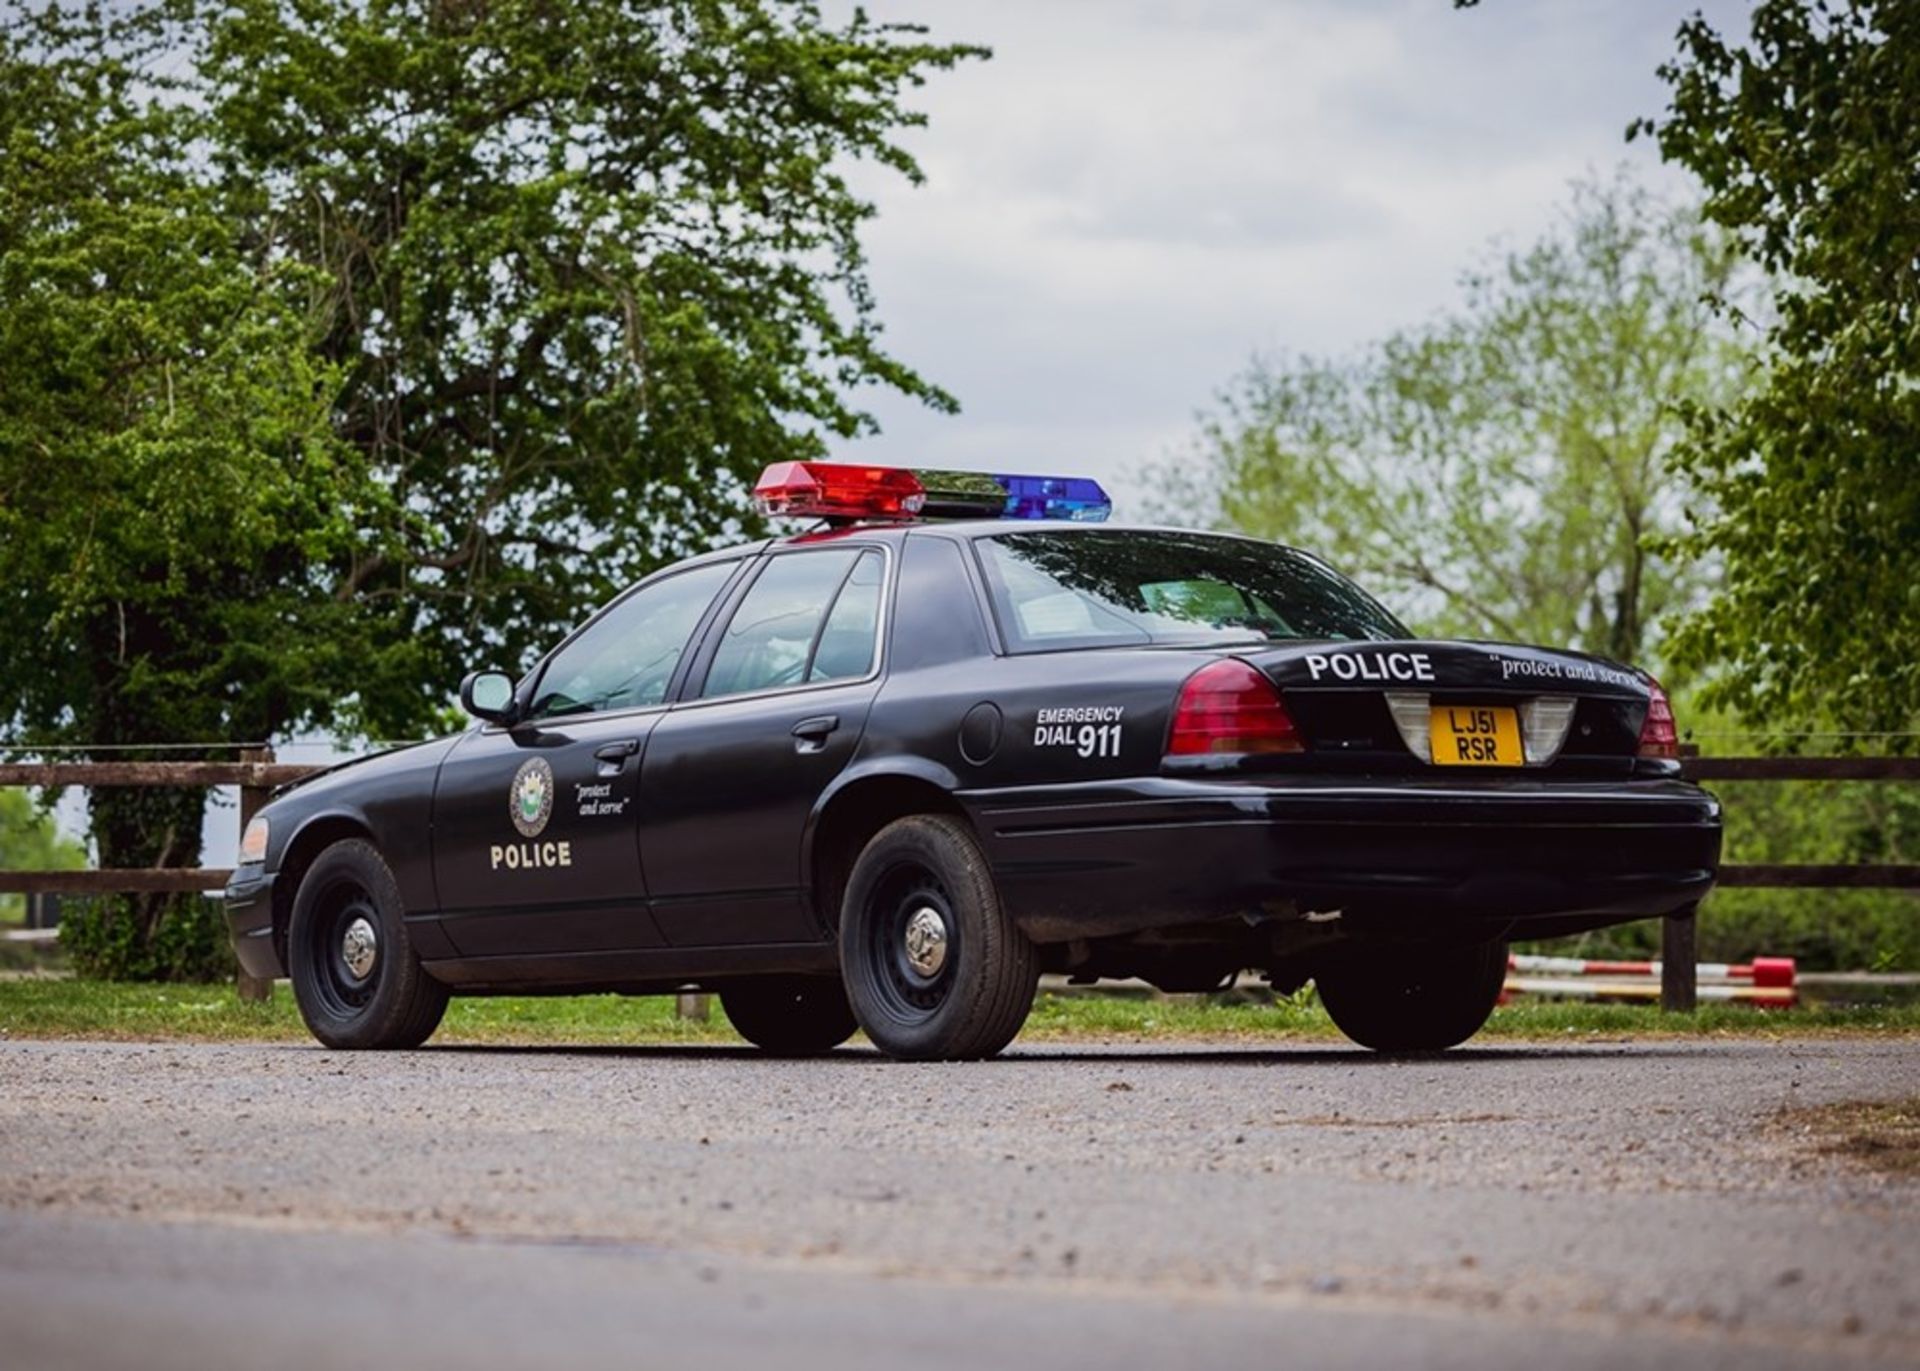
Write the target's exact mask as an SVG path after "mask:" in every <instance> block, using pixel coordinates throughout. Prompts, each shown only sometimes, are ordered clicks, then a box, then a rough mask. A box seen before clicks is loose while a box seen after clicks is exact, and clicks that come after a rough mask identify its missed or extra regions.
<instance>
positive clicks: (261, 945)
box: [226, 866, 287, 980]
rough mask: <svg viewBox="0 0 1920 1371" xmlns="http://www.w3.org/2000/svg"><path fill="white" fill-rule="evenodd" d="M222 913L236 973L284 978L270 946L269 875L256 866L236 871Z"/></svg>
mask: <svg viewBox="0 0 1920 1371" xmlns="http://www.w3.org/2000/svg"><path fill="white" fill-rule="evenodd" d="M226 911H227V932H228V935H229V936H230V937H231V938H232V939H233V955H234V956H235V957H236V958H237V959H238V960H239V962H240V969H241V970H242V971H244V972H246V973H247V974H248V975H249V976H257V977H260V978H262V979H264V980H277V979H278V978H280V977H281V976H284V975H286V974H287V973H286V970H285V968H284V967H282V966H281V965H280V950H279V949H278V948H277V947H275V946H274V943H273V875H272V874H271V873H270V872H267V871H264V870H262V869H261V868H260V867H258V866H243V867H240V868H239V869H238V870H236V871H235V872H234V873H233V876H232V877H231V878H230V879H229V880H228V881H227V897H226Z"/></svg>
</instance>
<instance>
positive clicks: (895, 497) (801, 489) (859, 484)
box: [753, 462, 927, 519]
mask: <svg viewBox="0 0 1920 1371" xmlns="http://www.w3.org/2000/svg"><path fill="white" fill-rule="evenodd" d="M753 502H754V504H756V505H758V506H759V507H760V512H761V513H762V514H780V515H788V516H802V515H816V516H819V517H822V518H827V519H911V518H913V517H914V516H915V515H917V514H919V513H920V510H921V507H922V506H924V505H925V504H926V502H927V490H926V487H925V486H923V485H921V484H920V478H919V477H917V476H915V475H914V474H913V473H912V472H911V471H906V470H903V469H901V468H899V467H870V466H852V465H849V464H847V463H843V462H776V463H774V464H773V465H772V466H770V467H768V468H767V469H766V470H765V471H763V472H762V473H760V480H759V482H758V483H757V484H756V485H755V486H754V488H753Z"/></svg>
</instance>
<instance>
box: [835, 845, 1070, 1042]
mask: <svg viewBox="0 0 1920 1371" xmlns="http://www.w3.org/2000/svg"><path fill="white" fill-rule="evenodd" d="M840 965H841V969H842V972H843V974H844V975H845V977H846V985H847V999H848V1001H849V1002H850V1003H851V1004H852V1006H853V1013H854V1017H855V1018H857V1019H858V1020H859V1021H860V1026H861V1027H862V1028H864V1029H865V1030H866V1031H867V1036H868V1037H869V1038H871V1039H872V1040H873V1044H874V1046H876V1047H878V1048H879V1049H880V1050H881V1051H882V1052H884V1053H886V1054H887V1055H888V1056H890V1057H898V1058H902V1059H905V1060H909V1061H964V1060H970V1059H974V1058H979V1057H991V1056H992V1055H993V1054H994V1053H996V1052H998V1051H999V1050H1000V1049H1001V1048H1003V1047H1005V1046H1006V1045H1007V1044H1008V1043H1010V1042H1012V1041H1013V1039H1014V1036H1015V1035H1016V1034H1017V1033H1019V1031H1020V1026H1021V1025H1022V1024H1024V1023H1025V1022H1026V1021H1027V1012H1028V1010H1030V1009H1032V1008H1033V995H1034V991H1035V990H1036V989H1037V988H1038V987H1039V984H1040V963H1039V957H1038V955H1037V954H1036V953H1035V951H1034V947H1033V944H1032V943H1031V942H1029V941H1028V940H1027V937H1026V935H1025V934H1024V933H1022V932H1021V931H1020V930H1019V928H1018V927H1017V926H1016V925H1015V924H1014V922H1013V920H1012V918H1011V917H1009V916H1008V914H1007V912H1006V910H1005V909H1004V908H1002V906H1001V904H1000V895H999V892H998V891H997V890H996V889H995V888H994V884H993V875H992V873H991V872H990V871H989V870H988V868H987V860H986V856H985V854H983V853H982V852H981V851H980V845H979V843H977V842H976V841H975V840H974V837H973V834H972V832H971V831H969V830H968V828H967V826H966V825H965V824H963V823H961V822H960V821H959V820H958V819H954V818H950V817H948V816H947V815H944V814H920V815H915V816H913V817H911V818H906V819H899V820H896V821H895V822H893V823H891V824H888V825H887V826H886V827H885V828H883V829H881V830H880V832H879V833H878V834H876V835H875V836H874V838H873V840H872V841H871V842H869V843H868V844H867V846H866V849H865V850H864V851H862V852H861V854H860V857H859V860H858V861H856V862H855V863H854V867H853V874H852V876H851V878H850V879H849V880H848V882H847V893H846V899H845V901H844V903H843V904H842V906H841V914H840Z"/></svg>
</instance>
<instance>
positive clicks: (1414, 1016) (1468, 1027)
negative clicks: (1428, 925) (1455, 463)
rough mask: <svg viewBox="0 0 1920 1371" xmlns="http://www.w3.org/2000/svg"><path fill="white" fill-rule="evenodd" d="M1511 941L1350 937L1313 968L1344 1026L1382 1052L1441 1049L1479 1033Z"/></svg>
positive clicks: (1330, 1009)
mask: <svg viewBox="0 0 1920 1371" xmlns="http://www.w3.org/2000/svg"><path fill="white" fill-rule="evenodd" d="M1506 976H1507V945H1506V943H1504V942H1498V941H1496V942H1490V943H1469V944H1466V945H1463V946H1447V945H1444V944H1442V945H1434V944H1427V943H1420V944H1404V945H1394V944H1385V945H1382V944H1368V943H1358V944H1349V945H1348V946H1345V947H1342V948H1340V949H1339V950H1337V951H1335V952H1332V953H1330V954H1328V957H1327V960H1326V961H1325V962H1324V963H1323V964H1322V965H1321V966H1320V968H1319V969H1318V970H1317V971H1316V972H1315V973H1314V978H1313V979H1314V984H1315V985H1316V986H1317V987H1318V988H1319V991H1320V1003H1321V1004H1323V1005H1325V1006H1326V1007H1327V1013H1328V1015H1329V1016H1330V1017H1331V1018H1332V1019H1333V1022H1334V1024H1335V1025H1336V1026H1337V1027H1338V1028H1339V1029H1340V1031H1341V1032H1342V1033H1344V1034H1346V1035H1347V1036H1348V1037H1349V1038H1351V1039H1353V1040H1354V1041H1355V1042H1357V1043H1359V1044H1360V1045H1361V1046H1362V1047H1371V1048H1373V1049H1374V1050H1375V1051H1377V1052H1441V1051H1444V1050H1445V1049H1447V1048H1449V1047H1454V1046H1457V1045H1458V1044H1460V1043H1463V1042H1465V1041H1466V1040H1467V1039H1468V1038H1471V1037H1472V1036H1473V1035H1474V1034H1476V1033H1478V1032H1479V1031H1480V1029H1481V1028H1482V1027H1483V1026H1484V1025H1485V1024H1486V1022H1487V1019H1488V1017H1489V1016H1490V1015H1492V1013H1493V1007H1494V1005H1496V1004H1498V1003H1499V1001H1500V987H1501V986H1502V984H1504V983H1505V981H1506Z"/></svg>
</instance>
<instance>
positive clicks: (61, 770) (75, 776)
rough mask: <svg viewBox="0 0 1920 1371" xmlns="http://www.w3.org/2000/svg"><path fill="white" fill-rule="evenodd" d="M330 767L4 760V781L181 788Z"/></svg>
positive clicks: (275, 782)
mask: <svg viewBox="0 0 1920 1371" xmlns="http://www.w3.org/2000/svg"><path fill="white" fill-rule="evenodd" d="M325 769H326V768H325V767H318V766H296V765H294V764H292V763H288V762H0V786H5V785H31V786H46V787H55V788H60V787H65V786H70V785H78V786H96V785H114V786H158V787H170V788H177V789H181V790H197V789H204V788H205V787H207V786H210V785H237V786H242V787H265V788H267V789H269V790H270V789H272V788H273V787H274V786H281V785H286V784H288V783H289V782H292V781H297V780H300V779H302V778H303V777H306V776H311V775H313V773H314V772H316V771H324V770H325Z"/></svg>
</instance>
